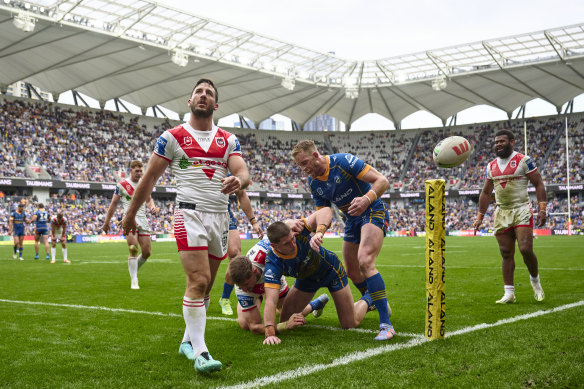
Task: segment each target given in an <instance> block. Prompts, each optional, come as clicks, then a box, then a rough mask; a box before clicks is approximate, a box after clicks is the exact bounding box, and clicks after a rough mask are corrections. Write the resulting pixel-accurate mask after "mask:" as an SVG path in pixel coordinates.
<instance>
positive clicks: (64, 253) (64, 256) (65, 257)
mask: <svg viewBox="0 0 584 389" xmlns="http://www.w3.org/2000/svg"><path fill="white" fill-rule="evenodd" d="M63 260H65V261H66V260H67V249H63Z"/></svg>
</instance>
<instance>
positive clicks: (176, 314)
mask: <svg viewBox="0 0 584 389" xmlns="http://www.w3.org/2000/svg"><path fill="white" fill-rule="evenodd" d="M0 302H3V303H11V304H25V305H40V306H49V307H60V308H73V309H89V310H95V311H108V312H120V313H136V314H141V315H151V316H165V317H180V318H182V317H183V315H179V314H178V313H164V312H151V311H138V310H135V309H125V308H109V307H99V306H93V305H78V304H59V303H47V302H42V301H23V300H7V299H0ZM207 320H218V321H231V322H236V321H237V319H235V318H231V317H220V316H219V317H218V316H207ZM316 321H317V322H318V320H316ZM311 323H312V320H311ZM304 327H314V328H321V329H325V330H327V331H350V332H360V333H369V334H377V333H378V332H379V330H369V329H365V328H349V329H347V330H344V329H342V328H341V327H332V326H323V325H319V324H306V325H305V326H304ZM398 335H399V336H405V337H409V338H413V337H423V335H420V334H409V333H405V332H398Z"/></svg>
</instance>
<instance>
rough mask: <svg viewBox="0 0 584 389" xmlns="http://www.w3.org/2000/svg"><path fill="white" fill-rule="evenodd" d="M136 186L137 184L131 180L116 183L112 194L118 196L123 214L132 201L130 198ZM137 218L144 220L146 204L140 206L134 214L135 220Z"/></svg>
mask: <svg viewBox="0 0 584 389" xmlns="http://www.w3.org/2000/svg"><path fill="white" fill-rule="evenodd" d="M137 186H138V183H137V182H133V181H131V180H124V181H122V182H118V184H117V185H116V189H115V190H114V193H115V194H117V195H118V196H120V198H121V200H122V207H124V212H126V211H127V210H128V207H129V206H130V201H132V197H133V196H134V191H135V190H136V187H137ZM138 218H146V203H144V204H142V205H141V206H140V208H139V209H138V212H136V219H138Z"/></svg>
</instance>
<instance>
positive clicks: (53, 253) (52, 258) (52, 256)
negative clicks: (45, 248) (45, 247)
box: [51, 247, 57, 261]
mask: <svg viewBox="0 0 584 389" xmlns="http://www.w3.org/2000/svg"><path fill="white" fill-rule="evenodd" d="M55 255H57V248H56V247H51V261H54V260H55Z"/></svg>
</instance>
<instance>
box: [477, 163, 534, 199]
mask: <svg viewBox="0 0 584 389" xmlns="http://www.w3.org/2000/svg"><path fill="white" fill-rule="evenodd" d="M535 170H537V166H536V165H535V162H534V161H533V159H531V158H530V157H528V156H527V155H523V154H521V153H518V152H516V151H514V152H513V153H512V154H511V155H510V156H509V157H508V158H505V159H501V158H499V157H497V158H495V159H494V160H493V161H491V162H490V163H489V164H488V165H487V180H492V181H493V186H494V188H495V200H496V202H497V205H498V206H499V207H501V208H502V209H512V208H516V207H519V206H522V205H526V204H529V197H528V196H527V185H528V183H529V179H528V178H527V174H529V173H531V172H534V171H535Z"/></svg>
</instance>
